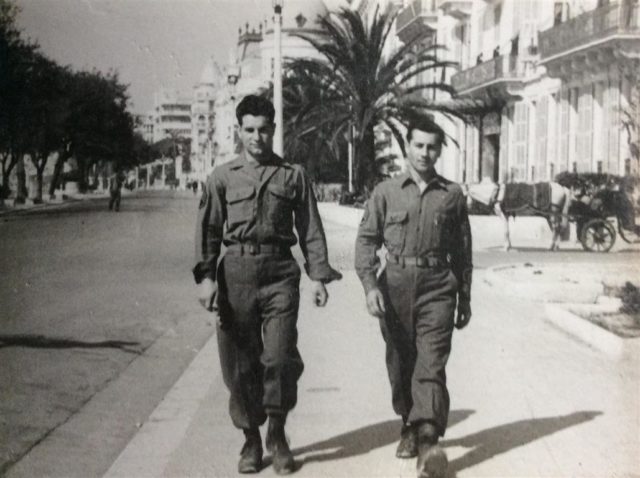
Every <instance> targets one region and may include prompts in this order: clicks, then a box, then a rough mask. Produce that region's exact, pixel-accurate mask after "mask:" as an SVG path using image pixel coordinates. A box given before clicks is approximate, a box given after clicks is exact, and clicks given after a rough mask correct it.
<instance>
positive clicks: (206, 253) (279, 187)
mask: <svg viewBox="0 0 640 478" xmlns="http://www.w3.org/2000/svg"><path fill="white" fill-rule="evenodd" d="M294 226H295V229H296V232H297V233H298V238H299V240H300V248H301V249H302V253H303V255H304V257H305V260H306V264H305V268H306V270H307V273H308V275H309V277H310V278H311V279H312V280H320V281H323V282H330V281H331V280H334V279H337V278H339V277H340V274H339V273H338V272H336V271H334V270H333V269H332V268H331V267H330V266H329V263H328V258H327V246H326V239H325V234H324V230H323V228H322V223H321V221H320V215H319V213H318V207H317V204H316V200H315V197H314V195H313V189H312V187H311V182H310V180H309V178H308V176H307V175H306V173H305V171H304V169H303V168H302V167H301V166H299V165H295V164H289V163H287V162H285V161H284V160H282V158H280V157H279V156H277V155H275V154H272V156H271V158H270V160H269V161H267V162H265V163H260V164H256V163H251V162H249V161H248V160H247V159H246V158H245V157H244V156H243V155H240V156H239V157H238V158H236V159H235V160H233V161H231V162H229V163H226V164H223V165H221V166H218V167H217V168H216V169H214V171H213V173H212V174H211V175H210V176H209V178H208V180H207V183H206V186H205V189H204V191H203V195H202V199H201V201H200V208H199V214H198V223H197V231H196V266H195V267H194V269H193V273H194V278H195V280H196V282H198V283H200V282H201V281H202V279H203V278H205V277H208V278H211V279H213V280H215V277H216V264H217V260H218V257H219V255H220V247H221V244H225V245H227V246H228V245H232V244H270V245H277V246H283V247H291V246H293V245H295V244H296V242H297V239H296V235H295V234H294V232H293V228H294Z"/></svg>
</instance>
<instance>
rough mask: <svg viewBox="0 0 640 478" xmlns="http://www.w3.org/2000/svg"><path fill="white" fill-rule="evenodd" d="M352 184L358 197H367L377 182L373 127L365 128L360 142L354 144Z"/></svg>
mask: <svg viewBox="0 0 640 478" xmlns="http://www.w3.org/2000/svg"><path fill="white" fill-rule="evenodd" d="M355 149H356V154H355V163H356V164H355V168H354V169H355V171H354V173H355V174H354V184H355V188H356V193H357V194H358V195H363V194H364V195H365V196H368V195H369V193H370V192H371V191H372V190H373V188H374V187H375V185H376V183H377V180H378V171H376V153H375V143H374V134H373V127H371V128H367V130H366V131H365V133H364V135H363V138H362V141H360V142H359V143H356V148H355Z"/></svg>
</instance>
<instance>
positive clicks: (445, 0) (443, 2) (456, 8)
mask: <svg viewBox="0 0 640 478" xmlns="http://www.w3.org/2000/svg"><path fill="white" fill-rule="evenodd" d="M472 6H473V2H472V0H457V1H455V0H453V1H452V0H438V1H437V7H438V8H439V9H440V10H442V13H444V14H445V15H449V16H451V17H454V18H457V19H459V20H464V19H465V18H468V17H469V16H470V15H471V8H472Z"/></svg>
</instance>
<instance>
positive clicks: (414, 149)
mask: <svg viewBox="0 0 640 478" xmlns="http://www.w3.org/2000/svg"><path fill="white" fill-rule="evenodd" d="M441 151H442V144H440V139H439V136H438V135H437V134H436V133H426V132H424V131H420V130H419V129H414V130H413V131H412V132H411V140H410V141H409V146H408V147H407V161H409V163H410V164H411V166H413V169H415V170H416V172H417V173H426V172H427V171H428V170H430V169H431V168H433V167H434V166H435V164H436V161H438V158H439V157H440V152H441Z"/></svg>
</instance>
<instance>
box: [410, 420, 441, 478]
mask: <svg viewBox="0 0 640 478" xmlns="http://www.w3.org/2000/svg"><path fill="white" fill-rule="evenodd" d="M448 464H449V463H448V460H447V455H446V454H445V452H444V450H443V449H442V448H441V447H440V445H438V431H437V430H436V428H435V426H433V425H432V424H431V423H425V424H423V425H421V426H420V428H419V429H418V478H445V477H446V475H447V466H448Z"/></svg>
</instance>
